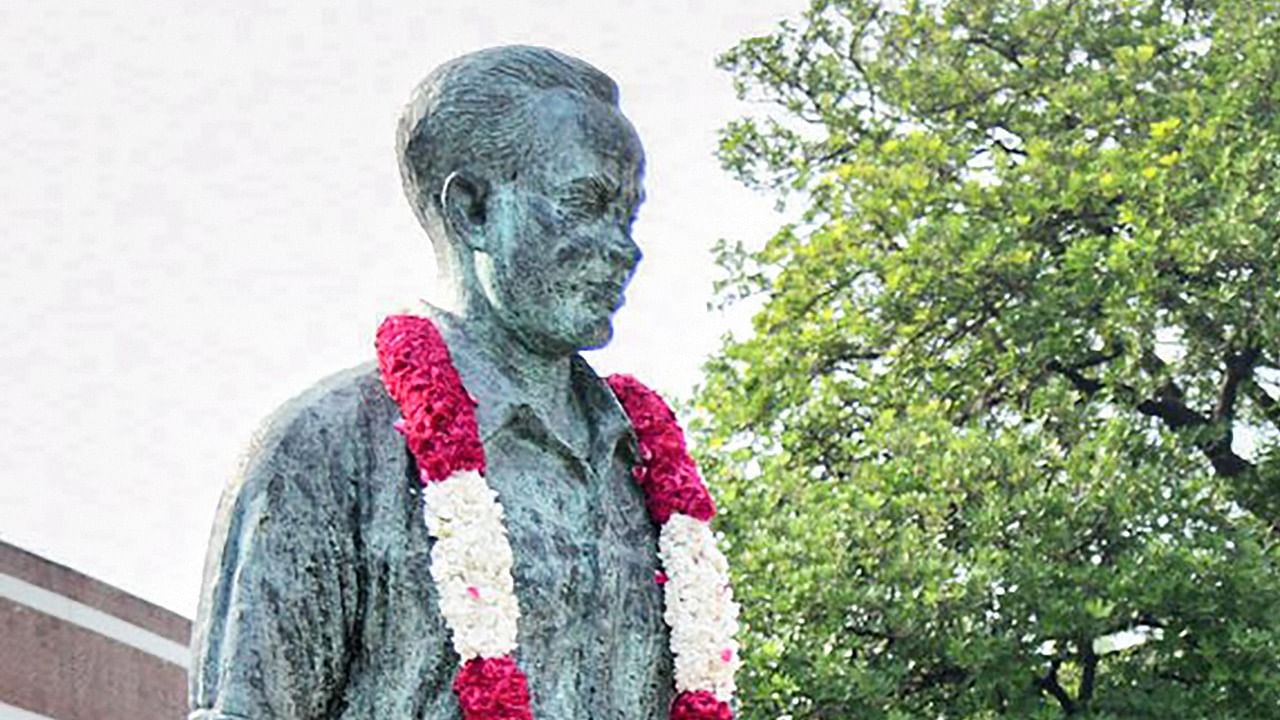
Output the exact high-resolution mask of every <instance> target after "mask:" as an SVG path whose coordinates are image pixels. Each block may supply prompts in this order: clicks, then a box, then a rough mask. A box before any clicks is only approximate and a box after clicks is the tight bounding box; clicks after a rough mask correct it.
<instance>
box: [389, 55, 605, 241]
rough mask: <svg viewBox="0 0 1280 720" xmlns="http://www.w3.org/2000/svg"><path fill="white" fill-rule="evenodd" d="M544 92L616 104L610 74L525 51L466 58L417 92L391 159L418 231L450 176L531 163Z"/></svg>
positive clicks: (491, 175) (498, 172)
mask: <svg viewBox="0 0 1280 720" xmlns="http://www.w3.org/2000/svg"><path fill="white" fill-rule="evenodd" d="M549 90H563V91H567V92H571V93H576V94H580V95H582V96H584V97H587V98H594V99H595V100H598V101H601V102H604V103H608V104H609V105H612V106H614V107H617V105H618V86H617V85H616V84H615V83H614V82H613V80H612V79H611V78H610V77H609V76H608V75H605V74H604V73H603V72H601V71H599V70H597V69H596V68H594V67H592V66H591V65H589V64H587V63H585V62H583V61H581V60H578V59H577V58H572V57H569V56H568V55H563V54H561V53H558V52H556V51H554V50H549V49H547V48H540V47H529V46H523V45H513V46H508V47H497V48H489V49H487V50H481V51H479V52H474V53H471V54H468V55H463V56H462V57H460V58H456V59H454V60H451V61H449V62H447V63H445V64H444V65H441V66H440V67H438V68H436V69H435V70H434V71H432V72H431V74H430V75H428V76H427V77H426V79H424V80H423V81H422V82H421V83H420V84H419V85H418V87H417V88H416V89H415V90H414V92H413V96H412V97H411V98H410V100H409V104H408V105H407V106H406V107H405V109H404V113H403V114H402V115H401V116H400V125H399V128H398V130H397V133H396V154H397V155H398V156H399V159H400V177H401V180H402V181H403V182H404V191H405V194H406V195H407V196H408V198H409V203H410V204H411V205H413V210H414V212H415V213H417V215H418V220H419V221H420V222H422V224H423V227H426V228H427V229H428V231H429V230H430V224H429V222H428V217H427V216H426V215H425V213H426V212H427V211H428V208H430V209H431V211H433V212H434V213H436V214H437V215H438V213H439V212H440V190H441V188H442V186H443V185H444V181H445V179H446V178H448V177H449V175H450V174H451V173H453V172H455V171H459V170H467V171H470V172H471V173H474V174H475V175H477V176H479V177H481V178H485V179H495V178H500V177H512V176H514V175H515V173H516V172H517V171H518V170H519V169H520V167H521V166H522V165H523V164H524V163H525V162H526V161H527V159H528V158H527V157H526V155H525V152H526V148H527V147H528V146H529V144H530V143H528V142H526V140H527V138H526V130H527V128H528V125H529V115H528V112H527V108H528V105H529V101H530V100H532V99H534V98H536V97H537V96H539V95H541V94H542V93H544V92H547V91H549ZM432 240H433V241H434V240H443V238H434V237H433V238H432Z"/></svg>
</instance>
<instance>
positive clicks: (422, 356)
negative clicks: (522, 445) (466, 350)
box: [374, 315, 485, 484]
mask: <svg viewBox="0 0 1280 720" xmlns="http://www.w3.org/2000/svg"><path fill="white" fill-rule="evenodd" d="M374 344H375V346H376V347H377V349H378V369H379V370H380V371H381V373H382V382H383V384H384V385H386V387H387V392H388V393H389V394H390V395H391V397H392V399H394V400H395V401H396V404H397V405H399V406H400V413H401V415H403V416H404V419H403V420H402V421H401V422H400V423H397V424H396V429H397V430H399V431H400V432H401V433H402V434H403V435H404V436H405V440H406V442H407V443H408V445H409V451H410V452H412V453H413V457H414V459H415V460H417V461H418V469H419V472H420V473H421V475H422V481H423V483H424V484H425V483H427V482H428V481H434V482H439V481H441V480H444V479H445V478H447V477H449V475H450V474H451V473H454V472H459V471H462V470H475V471H476V472H479V473H480V474H482V475H483V474H484V470H485V464H484V447H483V446H481V444H480V433H479V431H478V430H477V429H476V413H475V405H476V401H475V399H474V398H472V397H471V395H470V394H468V393H467V391H466V389H465V388H464V387H463V386H462V378H460V377H459V376H458V371H457V370H456V369H455V368H454V366H453V360H452V359H451V358H450V357H449V347H448V346H447V345H445V342H444V338H442V337H440V332H439V331H438V330H436V327H435V325H433V324H432V323H431V321H430V320H428V319H426V318H422V317H414V316H412V315H393V316H391V317H389V318H387V319H386V320H384V321H383V322H382V325H381V326H379V327H378V335H377V340H376V341H375V343H374Z"/></svg>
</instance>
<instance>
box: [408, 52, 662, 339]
mask: <svg viewBox="0 0 1280 720" xmlns="http://www.w3.org/2000/svg"><path fill="white" fill-rule="evenodd" d="M397 146H398V148H397V149H398V152H399V155H400V169H401V175H402V177H403V179H404V186H405V192H406V194H407V195H408V197H409V201H410V203H412V205H413V207H414V211H415V212H416V213H417V214H418V218H419V220H420V221H421V222H422V225H423V227H425V228H426V230H427V233H428V235H430V237H431V241H432V244H433V245H434V246H435V249H436V258H437V261H438V262H439V264H440V265H441V268H442V271H443V274H445V275H446V276H448V277H450V279H451V280H452V282H453V283H455V284H456V285H457V286H458V287H459V289H460V291H461V292H460V295H461V296H462V297H463V298H464V299H465V301H466V303H467V305H468V306H469V307H473V308H474V307H477V303H478V304H479V305H478V306H479V307H481V308H483V309H484V310H485V311H489V310H492V317H494V318H495V319H496V320H497V322H498V323H499V324H501V325H502V326H503V327H504V328H505V329H507V330H508V331H510V332H511V333H512V334H513V335H515V336H516V338H517V339H518V341H519V342H521V343H522V344H523V345H524V346H526V347H527V348H528V349H530V350H532V351H534V352H539V353H543V354H565V353H569V352H574V351H577V350H582V349H589V348H595V347H600V346H602V345H604V344H605V343H607V342H608V341H609V339H610V337H611V336H612V334H613V325H612V318H613V314H614V313H615V312H616V311H617V309H618V308H619V307H620V306H621V305H622V298H623V290H624V288H625V287H626V284H627V282H628V281H629V280H630V278H631V275H632V273H633V272H634V270H635V267H636V263H637V262H639V260H640V251H639V249H638V248H637V247H636V244H635V243H634V242H633V241H632V239H631V224H632V222H633V220H634V219H635V213H636V210H637V208H638V207H639V205H640V203H641V201H642V200H643V190H642V187H641V179H642V174H643V169H644V152H643V150H642V148H641V146H640V139H639V138H638V137H637V136H636V132H635V129H634V128H632V126H631V124H630V123H629V122H628V121H627V119H626V118H624V117H623V116H622V113H621V112H620V111H619V110H618V88H617V85H615V84H614V82H613V80H611V79H610V78H609V77H608V76H607V75H605V74H604V73H602V72H600V71H599V70H597V69H595V68H594V67H592V66H590V65H588V64H587V63H585V62H582V61H581V60H577V59H575V58H571V57H568V56H565V55H562V54H560V53H557V52H554V51H552V50H547V49H545V48H536V47H522V46H515V47H501V48H492V49H488V50H482V51H480V52H476V53H472V54H470V55H464V56H463V57H460V58H458V59H456V60H453V61H450V62H448V63H446V64H445V65H442V66H440V67H439V68H437V69H436V70H435V71H433V72H432V73H431V74H430V75H429V76H428V77H427V78H426V80H424V81H423V82H422V83H421V84H420V85H419V86H418V88H417V90H416V91H415V92H414V95H413V98H412V100H411V101H410V103H409V105H408V107H407V108H406V109H405V112H404V115H403V116H402V117H401V121H400V130H399V134H398V142H397Z"/></svg>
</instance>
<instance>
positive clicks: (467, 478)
mask: <svg viewBox="0 0 1280 720" xmlns="http://www.w3.org/2000/svg"><path fill="white" fill-rule="evenodd" d="M376 345H377V349H378V369H379V371H380V372H381V375H382V382H383V384H384V385H385V386H386V388H387V392H388V393H389V394H390V395H391V397H392V399H394V400H395V401H396V404H398V405H399V406H400V411H401V415H402V416H403V417H402V418H401V419H400V420H398V421H397V422H396V429H397V430H398V431H399V432H400V433H401V434H402V435H404V436H405V440H406V443H407V445H408V447H409V451H410V452H411V453H412V454H413V457H414V459H415V460H416V461H417V463H418V468H419V474H420V478H421V481H422V485H423V507H424V516H425V520H426V524H427V531H428V532H429V533H430V535H431V537H432V538H434V540H435V543H434V545H433V546H432V548H431V577H432V579H433V580H434V581H435V584H436V588H437V590H438V591H439V593H440V613H441V615H443V616H444V620H445V624H446V625H447V626H448V627H449V631H450V634H451V636H452V641H453V647H454V650H456V651H457V653H458V656H459V658H460V659H461V662H462V666H461V667H460V668H459V670H458V674H457V675H456V676H455V678H454V682H453V690H454V693H455V694H456V695H457V697H458V703H459V705H460V706H461V708H462V716H463V718H464V719H465V720H533V713H532V711H531V709H530V701H529V684H528V680H527V679H526V677H525V675H524V672H523V671H521V670H520V668H519V666H517V665H516V662H515V658H514V657H513V653H514V652H515V650H516V638H517V634H518V633H517V625H518V621H519V618H520V608H519V604H518V603H517V601H516V595H515V586H514V581H513V579H512V574H511V566H512V555H511V543H510V542H509V541H508V539H507V532H506V526H505V525H504V523H503V512H502V505H501V503H500V502H499V501H498V496H497V493H495V492H494V491H493V490H492V489H491V488H490V487H489V485H488V483H486V482H485V479H484V472H485V457H484V448H483V446H482V445H481V443H480V434H479V431H478V429H477V425H476V417H475V404H476V401H475V399H474V398H472V397H471V395H470V394H468V393H467V391H466V389H465V388H464V387H463V385H462V379H461V378H460V377H459V375H458V372H457V369H456V368H454V366H453V362H452V360H451V359H450V357H449V349H448V347H447V346H446V345H445V342H444V339H443V338H442V337H441V336H440V333H439V331H437V330H436V328H435V326H434V325H433V324H432V323H431V321H430V320H428V319H426V318H421V317H415V316H410V315H396V316H392V317H389V318H387V319H386V320H385V321H384V322H383V323H382V325H381V326H380V327H379V328H378V334H377V342H376ZM607 382H608V384H609V387H610V388H611V389H612V390H613V392H614V395H615V396H616V397H617V398H618V401H619V402H620V403H621V405H622V408H623V410H624V411H625V412H626V414H627V417H628V418H629V419H630V420H631V424H632V427H633V428H634V429H635V432H636V436H637V438H638V440H639V451H640V463H639V464H638V465H637V466H636V467H635V468H634V469H633V470H632V475H633V476H634V477H635V479H636V482H637V483H638V484H639V486H640V487H641V489H643V490H644V493H645V504H646V507H647V508H648V511H649V516H650V517H651V518H652V519H653V521H654V522H655V523H658V524H659V525H660V527H661V530H660V534H659V541H658V556H659V558H660V560H661V561H662V566H663V571H661V572H659V573H658V574H657V576H656V580H657V581H658V582H659V583H661V584H662V587H663V598H664V600H665V604H666V607H665V612H664V614H663V619H664V620H665V621H666V623H667V625H669V626H670V628H671V652H672V655H673V656H674V658H675V684H676V693H677V694H676V698H675V701H674V702H673V703H672V705H671V712H670V718H671V720H733V711H732V709H731V708H730V706H729V701H730V700H731V699H732V696H733V691H734V680H733V676H734V672H735V671H736V670H737V668H738V664H739V659H738V644H737V642H736V641H735V640H734V638H733V636H734V633H735V632H736V630H737V617H738V606H737V604H736V603H735V602H734V601H733V593H732V590H731V589H730V586H729V572H728V563H727V562H726V560H725V557H724V555H723V554H722V553H721V552H720V551H719V550H718V549H717V548H716V544H715V536H714V534H713V533H712V531H711V528H710V526H709V525H708V521H709V520H710V519H711V517H712V516H713V515H715V504H714V503H713V502H712V500H711V496H710V495H709V494H708V493H707V488H706V486H705V485H704V484H703V482H702V479H701V477H699V475H698V471H697V467H696V466H695V465H694V463H693V459H692V458H690V457H689V453H688V450H687V449H686V447H685V443H684V434H683V433H682V432H681V430H680V426H679V425H678V424H677V422H676V418H675V415H674V414H673V413H672V412H671V409H670V408H669V407H668V406H667V404H666V403H665V402H663V400H662V398H661V397H659V396H658V394H657V393H655V392H653V391H652V390H650V389H648V388H647V387H645V386H644V385H642V384H641V383H640V382H639V381H637V380H636V379H635V378H632V377H630V376H628V375H613V376H610V377H609V378H608V379H607Z"/></svg>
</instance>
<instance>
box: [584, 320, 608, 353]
mask: <svg viewBox="0 0 1280 720" xmlns="http://www.w3.org/2000/svg"><path fill="white" fill-rule="evenodd" d="M584 336H585V339H584V340H583V342H581V343H579V344H578V349H579V350H599V349H600V348H602V347H604V346H605V345H608V344H609V341H610V340H612V339H613V318H612V317H607V318H605V319H604V320H603V321H602V322H600V323H599V324H598V325H596V326H595V327H594V328H592V329H591V330H590V331H589V332H587V333H584Z"/></svg>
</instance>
